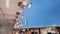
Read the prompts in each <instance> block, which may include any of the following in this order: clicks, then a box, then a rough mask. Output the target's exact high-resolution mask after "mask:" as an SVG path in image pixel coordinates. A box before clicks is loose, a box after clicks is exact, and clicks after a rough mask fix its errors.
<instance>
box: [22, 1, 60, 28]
mask: <svg viewBox="0 0 60 34" xmlns="http://www.w3.org/2000/svg"><path fill="white" fill-rule="evenodd" d="M30 1H31V2H32V8H30V9H28V8H26V9H25V10H24V17H25V18H26V19H28V25H27V26H25V25H23V27H27V28H29V27H38V26H52V25H60V0H30Z"/></svg>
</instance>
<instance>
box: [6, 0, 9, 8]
mask: <svg viewBox="0 0 60 34" xmlns="http://www.w3.org/2000/svg"><path fill="white" fill-rule="evenodd" d="M6 7H7V8H9V0H6Z"/></svg>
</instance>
